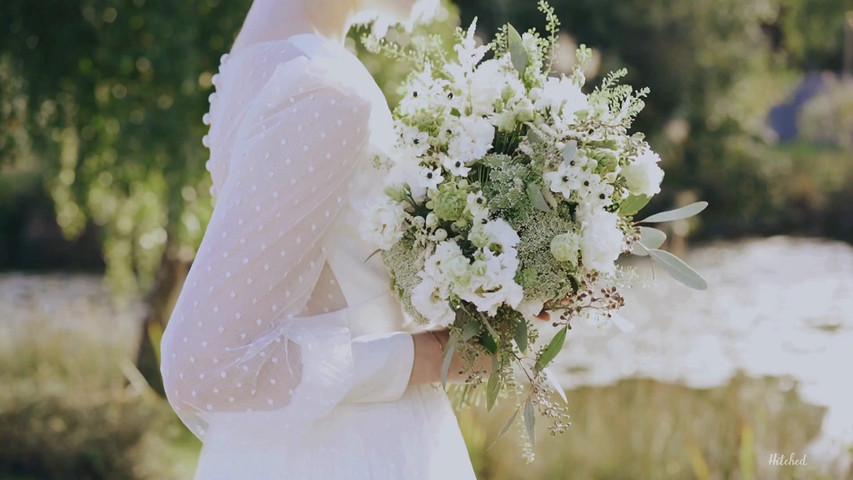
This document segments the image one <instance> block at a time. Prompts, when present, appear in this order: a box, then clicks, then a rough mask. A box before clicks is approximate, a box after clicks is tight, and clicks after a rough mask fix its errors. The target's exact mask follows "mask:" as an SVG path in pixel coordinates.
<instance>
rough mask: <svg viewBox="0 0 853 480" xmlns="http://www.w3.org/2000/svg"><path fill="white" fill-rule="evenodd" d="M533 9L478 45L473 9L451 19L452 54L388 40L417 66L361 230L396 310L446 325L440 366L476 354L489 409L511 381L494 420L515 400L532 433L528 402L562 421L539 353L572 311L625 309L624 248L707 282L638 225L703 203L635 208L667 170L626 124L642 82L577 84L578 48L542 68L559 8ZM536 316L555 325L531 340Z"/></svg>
mask: <svg viewBox="0 0 853 480" xmlns="http://www.w3.org/2000/svg"><path fill="white" fill-rule="evenodd" d="M540 9H541V10H542V11H543V12H544V14H545V15H546V17H547V20H548V28H547V32H548V33H549V35H548V36H547V37H540V36H539V35H538V34H537V33H536V32H535V31H531V32H528V33H524V34H519V33H518V32H517V31H516V30H515V29H514V28H513V27H512V26H510V25H507V26H505V27H504V28H503V29H502V30H501V31H500V32H499V34H498V35H497V37H496V38H495V39H494V40H493V41H492V42H491V43H490V44H488V45H483V46H478V45H477V44H476V42H475V38H474V33H475V27H476V20H475V23H474V24H472V25H471V27H470V28H468V30H467V31H461V30H460V31H459V33H458V43H457V44H456V45H454V51H455V53H456V55H455V56H454V57H453V58H443V57H442V56H441V55H440V54H438V53H436V51H431V50H430V49H429V48H421V49H416V50H414V51H409V52H402V51H401V50H400V49H391V50H392V51H393V53H394V54H395V55H399V56H408V57H410V58H409V59H410V60H414V62H413V63H415V64H416V65H418V66H419V68H417V69H416V70H415V71H414V72H413V73H412V74H411V76H410V77H409V79H408V80H407V81H406V83H405V84H404V86H403V88H404V97H403V99H402V100H401V102H400V104H399V107H398V108H397V109H396V111H395V112H394V119H395V128H396V133H397V134H398V137H397V142H396V146H395V151H394V153H393V158H392V159H386V160H384V161H383V160H381V159H379V160H377V162H378V166H379V167H380V168H384V169H386V170H387V176H386V181H387V185H386V188H385V189H384V195H382V196H381V197H379V198H377V199H375V201H373V202H371V203H370V207H369V208H368V209H367V211H366V212H364V214H365V219H364V221H363V222H362V229H361V230H362V231H361V233H362V236H363V237H364V238H365V239H366V240H369V241H371V242H374V243H375V244H377V245H378V246H379V247H380V249H381V255H382V259H383V261H384V263H385V265H386V267H387V268H388V270H389V272H390V275H391V277H392V281H393V285H392V288H393V291H394V292H395V293H396V295H397V296H398V298H399V299H400V301H401V302H402V305H403V307H404V309H405V310H406V312H407V313H408V314H410V315H411V316H412V317H413V318H414V319H415V320H416V321H418V322H419V323H421V324H422V325H424V326H427V327H445V326H446V327H449V328H450V331H451V339H450V341H449V343H448V345H447V347H446V354H447V356H446V359H445V364H444V372H443V380H446V374H447V369H448V367H449V365H450V358H451V356H452V355H453V353H454V352H459V353H460V355H461V356H462V358H464V359H466V360H468V361H469V362H470V363H469V364H470V365H471V366H472V367H471V368H470V369H469V371H468V372H467V373H468V375H469V379H468V384H469V385H477V384H479V383H482V381H483V378H485V376H486V375H488V381H487V384H486V399H487V406H488V408H489V409H491V408H492V406H493V405H494V404H495V401H496V399H497V398H498V397H499V395H500V394H501V392H502V391H508V392H514V393H515V394H516V395H517V399H518V406H519V407H518V409H517V410H516V412H515V414H514V415H513V416H512V418H511V419H510V421H509V422H508V423H507V425H506V427H505V428H504V431H503V432H502V434H503V433H505V432H506V431H507V430H508V428H509V427H510V426H511V425H512V424H513V423H514V421H515V418H516V417H517V415H518V413H519V412H523V413H522V417H523V418H524V422H525V425H526V426H527V430H528V434H529V437H530V440H531V441H532V440H533V427H534V421H535V417H536V411H537V410H538V411H539V413H540V414H542V415H545V416H547V417H549V418H551V419H552V420H553V422H552V426H551V429H552V431H554V432H559V431H563V430H564V429H565V428H566V426H567V425H568V424H567V422H566V418H567V415H566V414H565V408H564V407H563V406H562V405H560V404H559V402H552V401H551V400H549V395H548V390H549V388H554V389H555V390H557V391H558V392H559V393H560V394H562V390H561V389H560V388H559V385H558V384H556V382H555V379H554V378H553V376H552V375H551V374H550V373H549V371H548V369H547V366H548V365H549V363H551V361H552V360H553V359H554V358H555V357H556V356H557V354H558V353H559V352H560V350H561V349H562V348H563V344H564V341H565V338H566V333H567V330H568V329H569V328H570V324H571V322H572V320H574V319H576V318H581V317H587V318H589V317H591V316H592V317H594V318H597V319H603V320H607V319H614V320H616V321H621V320H619V318H620V317H618V316H617V315H615V313H616V311H617V310H618V309H619V308H620V307H622V306H623V305H624V299H623V297H622V296H621V295H620V294H619V290H618V286H619V285H620V278H622V277H624V276H625V273H624V271H623V269H622V268H621V267H619V266H618V265H617V263H616V260H617V259H618V258H619V257H620V255H622V254H631V253H632V254H634V255H642V256H650V257H651V258H652V259H653V260H655V261H657V262H658V263H659V264H660V265H662V266H663V267H664V268H665V269H667V270H668V271H669V272H670V273H671V274H673V276H674V277H675V278H677V279H679V280H681V281H683V282H684V283H686V284H687V285H689V286H692V287H695V288H704V287H705V282H704V280H702V278H701V277H700V276H699V275H698V274H697V273H696V272H695V271H693V270H692V269H691V268H690V267H688V266H687V265H685V264H684V263H682V262H681V261H680V260H678V259H677V258H676V257H675V256H673V255H672V254H670V253H667V252H665V251H663V250H659V249H658V248H659V247H660V246H661V245H662V244H663V242H664V240H665V238H666V237H665V235H664V234H663V232H661V231H660V230H656V229H653V228H650V227H646V226H641V224H647V223H655V222H663V221H671V220H678V219H682V218H686V217H689V216H691V215H694V214H696V213H698V212H700V211H701V210H702V209H704V208H705V205H706V204H705V203H703V202H700V203H697V204H693V205H690V206H687V207H685V208H682V209H679V210H674V211H671V212H664V213H660V214H657V215H653V216H651V217H649V218H646V219H645V220H643V221H640V222H638V221H636V220H635V219H634V215H635V214H636V213H637V212H638V211H639V210H640V209H641V208H642V207H643V206H644V205H645V204H646V203H647V202H648V201H649V199H650V198H651V197H652V196H653V195H655V194H657V193H658V192H659V191H660V183H661V180H662V179H663V175H664V173H663V171H662V170H661V168H660V167H659V166H658V162H659V161H660V158H659V157H658V155H657V154H655V153H654V152H653V151H652V150H651V148H649V145H648V144H647V143H646V142H645V141H644V137H643V135H642V134H640V133H634V134H632V133H630V127H631V124H632V122H633V120H634V118H635V116H636V115H637V114H638V113H639V112H640V111H641V110H642V108H643V106H644V104H643V101H642V98H643V97H644V96H645V95H646V93H647V91H646V90H639V91H635V90H634V89H632V88H631V87H630V86H627V85H622V84H620V83H619V80H620V78H621V77H623V76H624V75H625V73H626V72H625V71H619V72H615V73H611V74H610V75H608V76H607V77H606V78H605V79H604V81H603V82H602V84H601V85H600V86H598V87H597V88H595V89H592V90H589V89H585V88H584V87H585V85H584V83H585V78H584V74H583V69H584V66H585V63H586V62H587V61H588V59H589V58H590V55H591V52H590V50H589V49H587V48H585V47H581V48H580V49H579V50H578V51H577V59H578V62H577V66H576V67H575V68H574V70H573V71H572V72H571V74H570V75H561V76H550V75H549V74H550V70H551V63H552V59H553V55H554V46H555V40H556V33H557V31H558V28H559V22H558V20H557V18H556V17H555V15H554V12H553V10H552V9H551V8H550V7H549V6H548V5H547V4H545V3H544V2H542V3H540ZM585 90H587V91H585ZM622 283H624V282H622ZM544 322H550V323H551V326H552V327H556V328H557V330H556V334H555V335H554V336H553V337H552V338H551V339H550V340H549V341H548V342H543V344H542V345H539V344H538V343H537V340H539V329H538V328H537V325H542V326H545V325H547V324H546V323H544ZM478 355H490V356H491V357H492V358H493V360H492V370H491V371H489V372H478V371H476V370H475V369H474V368H473V365H474V359H475V358H476V357H477V356H478ZM519 371H520V372H522V373H523V375H519V374H517V373H518V372H519ZM519 379H523V380H522V381H519Z"/></svg>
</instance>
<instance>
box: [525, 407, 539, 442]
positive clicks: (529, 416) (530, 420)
mask: <svg viewBox="0 0 853 480" xmlns="http://www.w3.org/2000/svg"><path fill="white" fill-rule="evenodd" d="M535 425H536V412H535V411H534V410H533V402H532V401H531V400H530V399H529V398H528V399H527V402H525V404H524V426H525V428H527V436H528V437H530V443H532V444H533V445H536V432H535V431H534V429H533V427H534V426H535Z"/></svg>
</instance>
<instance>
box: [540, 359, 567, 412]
mask: <svg viewBox="0 0 853 480" xmlns="http://www.w3.org/2000/svg"><path fill="white" fill-rule="evenodd" d="M542 373H544V374H545V380H546V381H547V382H548V383H549V384H551V388H553V389H554V391H556V392H557V394H558V395H559V396H560V398H562V399H563V401H564V402H566V403H569V399H568V398H566V390H565V389H564V388H563V386H562V385H560V382H559V381H557V376H556V375H554V372H552V371H551V369H550V368H548V367H546V368H543V369H542Z"/></svg>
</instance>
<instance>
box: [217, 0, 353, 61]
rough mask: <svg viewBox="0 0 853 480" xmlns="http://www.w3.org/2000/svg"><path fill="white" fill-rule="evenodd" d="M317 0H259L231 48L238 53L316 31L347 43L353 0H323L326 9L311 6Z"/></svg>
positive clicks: (318, 33)
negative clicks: (247, 48) (257, 44)
mask: <svg viewBox="0 0 853 480" xmlns="http://www.w3.org/2000/svg"><path fill="white" fill-rule="evenodd" d="M314 1H316V0H255V1H254V2H253V3H252V7H251V8H250V9H249V13H248V15H246V20H245V21H244V22H243V26H242V28H241V29H240V33H239V35H237V39H236V40H235V41H234V45H233V46H232V48H231V52H232V53H235V52H237V51H239V50H242V49H243V48H245V47H247V46H249V45H251V44H254V43H258V42H265V41H272V40H283V39H285V38H288V37H290V36H293V35H297V34H302V33H313V34H317V35H320V36H323V37H326V38H328V39H330V40H334V41H337V42H340V43H343V40H344V37H345V36H346V29H347V27H348V23H347V22H348V20H349V17H350V15H351V14H352V13H353V9H354V3H355V2H353V1H347V0H339V1H335V2H323V3H324V7H326V8H323V9H320V8H317V7H316V6H313V5H310V3H312V2H314Z"/></svg>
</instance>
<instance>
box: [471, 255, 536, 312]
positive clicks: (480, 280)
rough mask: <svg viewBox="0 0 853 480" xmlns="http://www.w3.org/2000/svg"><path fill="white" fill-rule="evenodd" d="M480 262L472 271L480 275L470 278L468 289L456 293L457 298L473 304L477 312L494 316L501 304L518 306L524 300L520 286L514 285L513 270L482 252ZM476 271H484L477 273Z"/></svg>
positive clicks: (497, 258) (498, 259) (496, 258)
mask: <svg viewBox="0 0 853 480" xmlns="http://www.w3.org/2000/svg"><path fill="white" fill-rule="evenodd" d="M483 253H484V255H482V257H481V259H480V261H478V262H475V265H473V266H472V271H474V272H475V273H482V274H480V275H475V276H472V277H471V281H470V288H468V289H465V290H462V291H459V292H457V293H458V295H459V297H460V298H462V299H463V300H467V301H469V302H471V303H473V304H474V305H475V306H476V307H477V310H479V311H481V312H487V313H488V314H489V315H495V314H496V313H497V311H498V307H499V306H500V305H502V304H506V305H509V306H510V307H512V308H515V307H517V306H518V304H519V303H520V302H521V300H522V299H523V298H524V291H523V290H522V288H521V285H519V284H517V283H515V280H514V278H513V274H514V273H515V270H514V269H507V268H505V267H504V266H503V265H502V264H501V261H500V258H499V257H497V256H494V255H491V254H490V253H491V252H489V251H485V252H483ZM478 270H484V271H483V272H479V271H478Z"/></svg>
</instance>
